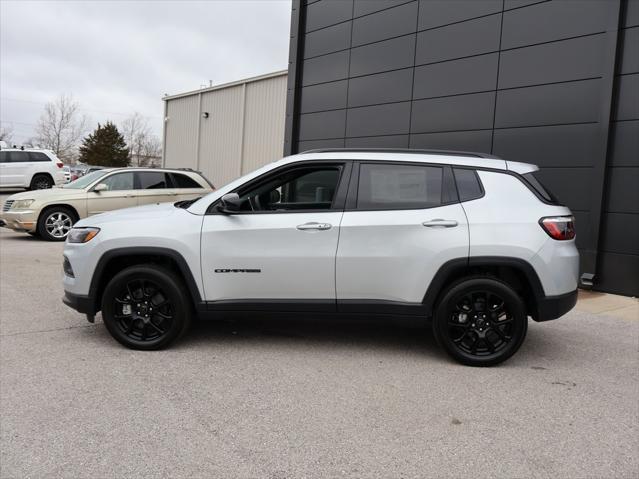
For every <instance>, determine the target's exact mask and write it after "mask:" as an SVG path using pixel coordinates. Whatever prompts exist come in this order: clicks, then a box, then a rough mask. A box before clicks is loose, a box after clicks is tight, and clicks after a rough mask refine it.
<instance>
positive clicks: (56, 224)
mask: <svg viewBox="0 0 639 479" xmlns="http://www.w3.org/2000/svg"><path fill="white" fill-rule="evenodd" d="M76 221H78V218H77V215H76V214H75V212H74V211H73V210H71V209H70V208H66V207H64V206H52V207H50V208H47V209H46V210H44V211H43V212H42V214H40V217H39V218H38V226H37V230H36V232H37V234H38V236H40V237H41V238H44V239H46V240H49V241H64V240H65V239H66V238H67V236H68V234H69V231H71V228H72V227H73V225H74V223H75V222H76Z"/></svg>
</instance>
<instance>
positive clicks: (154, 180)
mask: <svg viewBox="0 0 639 479" xmlns="http://www.w3.org/2000/svg"><path fill="white" fill-rule="evenodd" d="M137 175H138V181H139V184H140V186H139V188H138V189H141V190H164V189H167V188H169V185H170V183H169V178H168V175H167V174H166V173H164V172H162V171H140V172H138V173H137Z"/></svg>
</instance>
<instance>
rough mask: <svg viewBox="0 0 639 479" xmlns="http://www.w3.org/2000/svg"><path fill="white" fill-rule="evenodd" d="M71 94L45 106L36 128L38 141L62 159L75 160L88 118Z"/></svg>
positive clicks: (61, 96)
mask: <svg viewBox="0 0 639 479" xmlns="http://www.w3.org/2000/svg"><path fill="white" fill-rule="evenodd" d="M79 109H80V105H79V103H78V102H77V101H75V100H74V99H73V97H72V96H71V95H60V96H59V97H58V98H57V99H56V100H55V101H53V102H49V103H47V104H46V105H45V106H44V112H43V113H42V115H41V116H40V120H39V122H38V127H37V129H36V134H37V140H36V141H37V142H38V144H40V145H41V146H42V147H43V148H48V149H50V150H53V152H54V153H55V154H56V155H57V156H58V157H59V158H61V159H62V160H66V161H69V160H73V159H74V157H75V156H76V155H77V149H78V145H79V142H80V139H81V138H82V136H83V135H84V133H85V131H86V124H87V118H86V116H84V115H80V111H79Z"/></svg>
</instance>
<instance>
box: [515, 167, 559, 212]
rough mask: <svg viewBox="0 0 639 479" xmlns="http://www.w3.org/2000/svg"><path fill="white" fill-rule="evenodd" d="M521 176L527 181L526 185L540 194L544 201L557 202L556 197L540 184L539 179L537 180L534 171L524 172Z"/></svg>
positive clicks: (555, 203)
mask: <svg viewBox="0 0 639 479" xmlns="http://www.w3.org/2000/svg"><path fill="white" fill-rule="evenodd" d="M523 176H524V179H525V180H526V181H527V182H528V185H529V186H530V187H531V188H532V189H533V190H534V191H536V192H537V195H539V196H541V197H542V198H543V199H544V201H546V202H547V203H552V204H554V205H558V204H559V201H558V200H557V198H555V195H553V194H552V192H551V191H550V190H549V189H548V188H546V187H545V186H544V185H542V184H541V181H539V179H538V178H537V177H536V176H535V174H534V173H526V174H525V175H523Z"/></svg>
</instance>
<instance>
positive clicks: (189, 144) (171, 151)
mask: <svg viewBox="0 0 639 479" xmlns="http://www.w3.org/2000/svg"><path fill="white" fill-rule="evenodd" d="M198 100H199V97H198V95H194V96H189V97H183V98H176V99H175V100H172V101H170V102H168V105H167V118H168V119H167V120H166V121H165V124H164V128H165V129H166V131H165V135H166V144H165V145H164V152H165V158H166V160H165V164H166V166H168V167H171V168H196V167H197V128H198Z"/></svg>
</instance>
